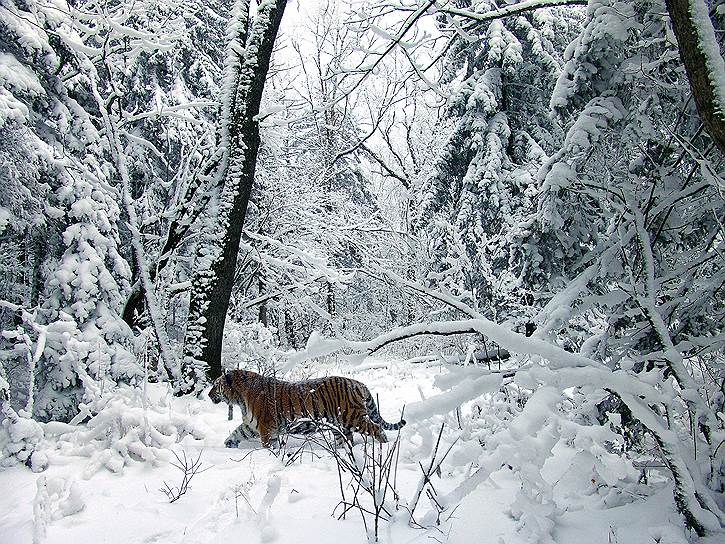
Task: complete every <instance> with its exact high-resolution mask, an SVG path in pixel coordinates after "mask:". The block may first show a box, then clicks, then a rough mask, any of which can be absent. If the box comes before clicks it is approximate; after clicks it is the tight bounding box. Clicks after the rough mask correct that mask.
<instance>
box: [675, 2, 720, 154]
mask: <svg viewBox="0 0 725 544" xmlns="http://www.w3.org/2000/svg"><path fill="white" fill-rule="evenodd" d="M692 1H693V0H666V2H667V11H668V12H669V14H670V20H671V21H672V29H673V30H674V32H675V36H676V37H677V44H678V47H679V50H680V58H681V59H682V64H684V65H685V71H686V72H687V79H688V80H689V82H690V88H691V89H692V96H693V98H694V99H695V105H696V106H697V112H698V114H699V115H700V120H701V121H702V124H703V125H704V127H705V130H706V131H707V133H708V134H709V135H710V137H711V138H712V140H713V142H714V143H715V145H716V146H717V147H718V149H719V150H720V152H721V153H725V112H723V111H721V110H719V109H718V106H720V107H723V108H725V104H717V101H716V100H715V97H716V90H717V78H715V77H713V74H712V73H711V71H710V69H709V68H708V66H707V59H706V57H705V55H704V54H703V52H702V50H701V49H700V37H699V33H698V29H697V28H696V26H695V25H696V21H695V18H694V17H693V15H692V13H691V11H690V9H691V8H690V6H691V2H692ZM694 1H696V2H699V1H701V0H694ZM704 9H707V4H705V5H704ZM707 22H708V24H711V22H710V19H707ZM711 31H712V28H709V29H700V32H708V33H710V32H711ZM712 39H713V41H714V40H715V37H714V33H713V35H712ZM715 43H716V42H715Z"/></svg>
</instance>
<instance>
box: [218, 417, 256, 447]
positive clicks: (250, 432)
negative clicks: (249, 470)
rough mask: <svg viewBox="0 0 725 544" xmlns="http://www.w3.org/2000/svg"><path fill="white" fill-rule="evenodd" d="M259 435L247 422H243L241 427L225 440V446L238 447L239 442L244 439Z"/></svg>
mask: <svg viewBox="0 0 725 544" xmlns="http://www.w3.org/2000/svg"><path fill="white" fill-rule="evenodd" d="M255 436H257V433H256V432H255V431H254V429H252V428H251V427H250V426H249V425H247V424H246V423H242V424H241V425H240V426H239V427H237V428H236V429H234V430H233V431H232V434H230V435H229V436H228V437H227V439H226V440H225V441H224V446H225V447H227V448H238V447H239V443H240V442H241V441H242V440H249V439H250V438H254V437H255Z"/></svg>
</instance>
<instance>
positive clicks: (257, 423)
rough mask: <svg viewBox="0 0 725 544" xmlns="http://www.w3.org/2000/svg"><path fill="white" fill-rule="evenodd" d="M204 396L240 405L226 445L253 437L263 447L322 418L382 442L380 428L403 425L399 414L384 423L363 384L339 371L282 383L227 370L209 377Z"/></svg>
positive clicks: (349, 434) (346, 431)
mask: <svg viewBox="0 0 725 544" xmlns="http://www.w3.org/2000/svg"><path fill="white" fill-rule="evenodd" d="M209 398H211V400H212V402H214V404H218V403H220V402H226V403H228V404H237V405H239V407H240V408H241V410H242V416H243V418H244V422H243V423H242V424H241V425H240V426H239V427H237V429H236V430H235V431H234V432H232V434H231V435H230V436H229V438H227V439H226V441H225V442H224V444H225V445H226V446H227V447H228V448H235V447H237V445H238V444H239V441H240V440H241V439H243V438H252V437H256V436H259V438H260V439H261V441H262V445H263V446H264V447H267V448H268V447H269V446H270V444H271V442H272V441H273V440H275V439H276V438H277V437H278V436H279V435H280V434H283V433H285V432H293V433H296V432H301V433H306V432H310V431H311V430H314V427H315V423H316V422H323V421H324V422H327V423H329V424H331V425H333V426H335V427H337V428H339V429H340V431H341V432H342V434H343V435H344V436H345V438H347V439H348V440H352V433H353V431H357V432H359V433H362V434H367V435H370V436H372V437H374V438H375V439H377V440H378V441H380V442H387V438H386V436H385V433H384V432H383V430H389V431H395V430H398V429H400V428H401V427H402V426H403V425H405V420H402V419H401V420H400V421H399V422H398V423H388V422H386V421H385V420H384V419H383V418H382V417H380V412H378V407H377V405H376V404H375V400H374V399H373V397H372V395H371V394H370V391H369V390H368V388H367V387H366V386H365V384H363V383H361V382H358V381H356V380H352V379H350V378H342V377H340V376H329V377H327V378H317V379H312V380H305V381H301V382H285V381H282V380H277V379H275V378H267V377H265V376H262V375H260V374H257V373H256V372H251V371H249V370H230V371H227V372H226V373H225V374H224V375H223V376H220V377H219V378H217V379H216V380H215V381H214V383H213V384H212V387H211V390H210V391H209ZM295 422H297V423H295ZM304 422H309V423H311V424H312V425H311V426H309V425H308V426H306V425H305V423H304Z"/></svg>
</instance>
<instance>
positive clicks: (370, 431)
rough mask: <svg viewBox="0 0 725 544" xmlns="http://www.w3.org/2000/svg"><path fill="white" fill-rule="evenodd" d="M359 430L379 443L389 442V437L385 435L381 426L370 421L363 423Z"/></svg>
mask: <svg viewBox="0 0 725 544" xmlns="http://www.w3.org/2000/svg"><path fill="white" fill-rule="evenodd" d="M357 430H358V432H360V433H362V434H366V435H368V436H372V437H373V438H374V439H375V440H377V441H378V442H387V441H388V437H387V436H386V435H385V432H384V431H383V430H382V429H381V428H380V426H378V425H376V424H375V423H373V422H372V421H370V420H365V421H363V422H362V424H361V425H360V426H359V427H358V429H357Z"/></svg>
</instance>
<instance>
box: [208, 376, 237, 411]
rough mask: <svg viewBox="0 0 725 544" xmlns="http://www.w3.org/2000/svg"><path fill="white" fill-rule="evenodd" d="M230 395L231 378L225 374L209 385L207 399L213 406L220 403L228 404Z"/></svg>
mask: <svg viewBox="0 0 725 544" xmlns="http://www.w3.org/2000/svg"><path fill="white" fill-rule="evenodd" d="M231 393H232V376H231V374H230V373H229V372H225V373H224V374H222V375H221V376H219V377H218V378H217V379H216V380H214V382H213V383H212V384H211V389H210V390H209V398H210V399H211V401H212V402H213V403H214V404H219V403H220V402H229V398H230V397H231Z"/></svg>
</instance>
